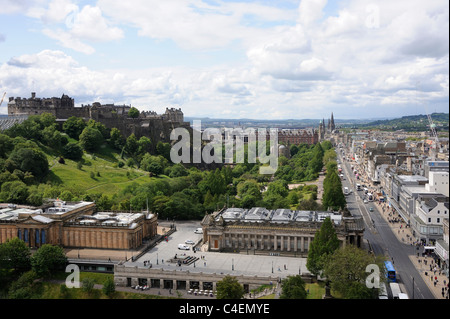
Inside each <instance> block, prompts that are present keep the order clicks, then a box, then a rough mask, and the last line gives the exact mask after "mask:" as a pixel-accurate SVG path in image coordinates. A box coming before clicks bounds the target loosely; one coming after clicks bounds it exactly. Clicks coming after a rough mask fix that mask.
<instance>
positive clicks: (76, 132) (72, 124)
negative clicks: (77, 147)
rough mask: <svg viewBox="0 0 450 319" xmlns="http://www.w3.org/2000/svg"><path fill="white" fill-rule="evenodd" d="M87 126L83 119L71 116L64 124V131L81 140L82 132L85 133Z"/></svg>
mask: <svg viewBox="0 0 450 319" xmlns="http://www.w3.org/2000/svg"><path fill="white" fill-rule="evenodd" d="M86 126H87V124H86V122H85V121H84V120H83V119H82V118H80V117H76V116H71V117H69V118H68V119H67V121H65V122H64V124H63V130H64V132H65V133H67V135H69V136H70V137H71V138H74V139H76V140H78V139H79V138H80V134H81V132H83V130H84V128H85V127H86Z"/></svg>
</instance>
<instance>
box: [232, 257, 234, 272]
mask: <svg viewBox="0 0 450 319" xmlns="http://www.w3.org/2000/svg"><path fill="white" fill-rule="evenodd" d="M231 270H234V258H232V259H231Z"/></svg>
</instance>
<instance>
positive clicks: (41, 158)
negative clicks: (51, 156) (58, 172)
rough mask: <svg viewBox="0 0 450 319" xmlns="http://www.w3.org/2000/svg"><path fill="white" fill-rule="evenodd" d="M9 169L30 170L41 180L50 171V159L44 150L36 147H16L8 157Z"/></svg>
mask: <svg viewBox="0 0 450 319" xmlns="http://www.w3.org/2000/svg"><path fill="white" fill-rule="evenodd" d="M8 160H9V161H8V167H7V169H8V170H9V171H10V172H12V171H14V169H19V170H21V171H22V172H30V173H32V174H33V176H34V177H35V178H36V179H38V180H41V179H42V178H44V177H45V176H46V175H47V173H48V170H49V169H48V160H47V157H46V156H45V154H44V153H43V152H41V151H40V150H38V149H36V148H27V147H25V148H22V147H17V146H16V147H15V148H14V150H13V151H12V152H11V154H10V155H9V158H8Z"/></svg>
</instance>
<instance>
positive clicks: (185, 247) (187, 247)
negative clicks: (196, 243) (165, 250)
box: [178, 244, 189, 250]
mask: <svg viewBox="0 0 450 319" xmlns="http://www.w3.org/2000/svg"><path fill="white" fill-rule="evenodd" d="M178 249H181V250H189V246H188V245H185V244H178Z"/></svg>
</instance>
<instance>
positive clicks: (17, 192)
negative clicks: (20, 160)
mask: <svg viewBox="0 0 450 319" xmlns="http://www.w3.org/2000/svg"><path fill="white" fill-rule="evenodd" d="M28 196H29V192H28V188H27V185H25V183H24V182H22V181H12V182H5V183H3V184H2V188H1V192H0V201H1V202H3V203H15V204H26V203H27V198H28Z"/></svg>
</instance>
